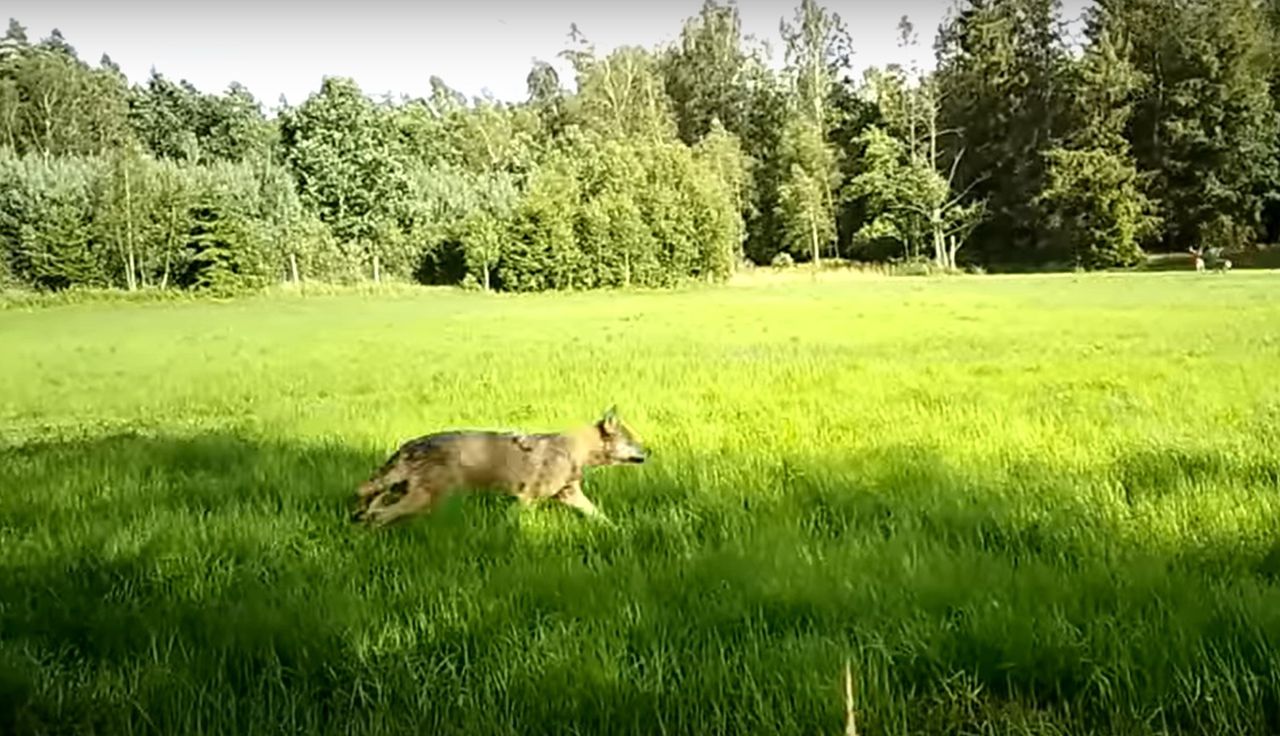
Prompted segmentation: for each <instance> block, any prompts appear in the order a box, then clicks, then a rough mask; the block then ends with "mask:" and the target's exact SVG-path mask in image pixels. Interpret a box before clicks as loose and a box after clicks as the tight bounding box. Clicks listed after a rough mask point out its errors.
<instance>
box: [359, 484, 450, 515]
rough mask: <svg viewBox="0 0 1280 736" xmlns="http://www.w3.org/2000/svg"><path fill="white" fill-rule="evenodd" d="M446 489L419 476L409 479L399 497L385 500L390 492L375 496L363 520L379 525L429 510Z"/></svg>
mask: <svg viewBox="0 0 1280 736" xmlns="http://www.w3.org/2000/svg"><path fill="white" fill-rule="evenodd" d="M446 491H447V489H446V488H445V486H444V485H443V484H441V483H439V482H430V481H428V480H425V479H420V478H417V479H413V480H410V481H409V487H408V490H406V491H405V493H404V495H402V496H400V497H399V498H396V499H394V500H386V499H387V497H388V496H389V495H390V494H383V495H381V496H379V497H378V498H376V499H375V500H374V503H373V504H372V505H370V507H369V510H368V511H367V512H365V515H364V520H365V521H366V522H367V523H369V524H370V525H371V526H375V527H381V526H386V525H388V524H391V523H394V522H396V521H399V520H400V519H403V518H405V517H406V516H412V515H414V514H420V513H423V512H427V511H431V510H432V509H434V508H435V507H436V506H438V505H439V504H440V502H441V501H443V500H444V497H445V495H446ZM380 502H381V503H380Z"/></svg>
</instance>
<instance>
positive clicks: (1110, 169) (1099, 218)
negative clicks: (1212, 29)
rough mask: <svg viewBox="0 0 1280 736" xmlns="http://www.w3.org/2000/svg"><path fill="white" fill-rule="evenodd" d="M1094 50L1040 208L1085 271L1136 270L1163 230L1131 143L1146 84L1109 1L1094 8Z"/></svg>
mask: <svg viewBox="0 0 1280 736" xmlns="http://www.w3.org/2000/svg"><path fill="white" fill-rule="evenodd" d="M1087 33H1088V36H1089V45H1088V46H1087V47H1086V49H1085V52H1084V55H1083V58H1082V59H1081V60H1080V62H1079V63H1077V64H1076V65H1075V66H1074V69H1073V71H1074V72H1075V80H1074V87H1075V90H1076V94H1075V104H1074V106H1073V110H1072V112H1073V113H1074V115H1075V118H1076V120H1075V121H1074V123H1075V125H1074V131H1073V133H1072V135H1071V136H1069V138H1068V145H1067V146H1064V147H1060V148H1055V149H1053V150H1051V151H1049V152H1047V153H1046V154H1045V155H1046V160H1047V162H1048V172H1047V181H1046V184H1045V189H1044V190H1043V191H1042V192H1041V193H1040V195H1039V202H1040V203H1041V204H1042V205H1043V206H1044V208H1045V211H1046V213H1047V215H1048V217H1047V222H1048V224H1049V225H1050V227H1051V229H1052V230H1053V232H1054V234H1055V236H1056V238H1057V241H1058V243H1057V249H1058V250H1060V251H1061V253H1062V255H1063V256H1064V257H1066V258H1068V259H1069V260H1070V261H1071V262H1072V263H1073V264H1075V265H1076V266H1077V267H1079V268H1107V267H1113V266H1132V265H1135V264H1137V263H1138V262H1139V260H1140V259H1141V257H1142V255H1143V251H1142V243H1143V241H1145V240H1147V239H1149V238H1151V237H1152V236H1154V235H1155V234H1157V233H1158V232H1159V226H1160V223H1161V221H1160V218H1159V217H1158V216H1157V215H1156V214H1155V204H1154V203H1153V202H1151V200H1150V199H1149V198H1148V197H1147V195H1146V193H1145V191H1144V190H1145V186H1146V184H1147V181H1146V180H1144V178H1143V177H1142V176H1141V175H1140V174H1139V172H1138V170H1137V166H1136V164H1135V162H1134V160H1133V157H1132V155H1131V154H1130V146H1129V142H1128V140H1127V139H1126V137H1125V133H1126V130H1127V128H1128V125H1129V123H1130V120H1131V116H1132V110H1133V101H1134V99H1135V95H1136V94H1137V93H1138V92H1139V91H1140V90H1141V89H1142V87H1143V85H1144V84H1146V83H1147V77H1146V76H1145V75H1143V74H1141V73H1139V72H1138V71H1137V70H1136V69H1135V68H1134V67H1133V65H1132V64H1131V63H1130V61H1129V58H1128V57H1129V55H1130V54H1131V52H1132V45H1131V44H1130V43H1129V37H1128V33H1127V31H1126V30H1125V28H1124V26H1123V24H1122V23H1120V22H1119V18H1118V17H1117V16H1115V15H1114V14H1113V12H1112V8H1111V7H1109V5H1108V4H1107V3H1102V4H1100V5H1098V6H1096V7H1094V8H1092V9H1091V12H1090V15H1089V17H1088V24H1087Z"/></svg>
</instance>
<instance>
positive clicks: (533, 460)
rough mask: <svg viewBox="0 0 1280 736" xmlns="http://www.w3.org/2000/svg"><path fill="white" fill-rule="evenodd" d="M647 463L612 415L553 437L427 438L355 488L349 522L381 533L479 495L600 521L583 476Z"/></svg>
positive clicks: (480, 434) (465, 434)
mask: <svg viewBox="0 0 1280 736" xmlns="http://www.w3.org/2000/svg"><path fill="white" fill-rule="evenodd" d="M645 455H646V453H645V450H644V448H643V447H641V445H640V442H639V441H638V439H637V438H636V437H635V435H634V433H632V432H631V430H630V428H629V427H627V425H626V423H625V422H623V421H622V420H621V419H619V418H618V416H617V413H616V412H615V410H614V409H613V408H610V409H609V411H607V412H605V415H604V417H603V418H601V419H600V420H599V421H597V422H595V423H594V424H591V425H588V426H586V427H583V428H581V429H577V430H573V431H570V432H563V433H558V434H509V433H501V432H487V431H460V432H439V433H435V434H429V435H426V436H423V437H419V438H417V439H414V440H410V441H408V442H406V443H404V444H403V445H401V447H400V449H399V450H397V451H396V453H395V454H394V455H392V456H391V458H390V459H389V460H387V462H386V463H385V464H384V465H383V466H382V468H380V469H379V470H378V472H377V473H375V474H374V476H373V477H372V478H370V479H369V480H368V481H366V482H365V483H362V484H361V485H360V487H359V488H358V489H357V490H356V500H357V508H356V511H355V513H353V514H352V519H353V520H355V521H360V522H364V523H367V524H370V525H372V526H384V525H386V524H389V523H391V522H394V521H397V520H399V519H402V518H404V517H407V516H411V515H414V514H419V513H425V512H429V511H431V510H432V509H433V508H435V507H436V506H438V505H439V504H440V503H441V502H442V501H443V500H444V499H445V498H446V497H447V496H448V495H449V494H450V493H455V492H459V491H466V492H471V491H477V490H481V489H493V490H496V491H499V492H502V493H506V494H509V495H512V496H515V497H516V498H517V499H518V500H519V501H520V502H521V503H522V504H525V505H528V504H532V503H535V502H537V501H541V500H544V499H547V498H554V499H556V500H557V501H559V502H561V503H563V504H565V505H567V506H570V507H572V508H576V509H578V510H579V511H582V512H583V513H585V514H587V515H588V516H603V514H602V513H601V512H600V510H599V509H597V508H596V507H595V504H593V503H591V500H590V499H588V498H587V497H586V495H585V494H583V492H582V474H583V470H584V469H585V468H587V467H591V466H601V465H617V464H621V463H642V462H644V461H645ZM401 486H403V491H402V492H397V490H396V489H397V488H399V487H401Z"/></svg>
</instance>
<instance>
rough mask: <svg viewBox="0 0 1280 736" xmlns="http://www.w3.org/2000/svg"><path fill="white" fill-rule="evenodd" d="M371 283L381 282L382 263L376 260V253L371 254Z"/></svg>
mask: <svg viewBox="0 0 1280 736" xmlns="http://www.w3.org/2000/svg"><path fill="white" fill-rule="evenodd" d="M373 283H375V284H380V283H382V264H381V262H379V260H378V254H377V253H374V254H373Z"/></svg>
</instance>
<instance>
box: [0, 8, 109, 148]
mask: <svg viewBox="0 0 1280 736" xmlns="http://www.w3.org/2000/svg"><path fill="white" fill-rule="evenodd" d="M129 135H130V132H129V126H128V92H127V87H126V85H125V80H124V77H123V75H121V74H120V72H119V70H118V69H116V68H114V66H112V65H110V64H104V65H102V66H100V67H99V68H97V69H95V68H91V67H90V66H89V65H88V64H86V63H84V62H83V61H81V60H80V59H79V58H78V57H77V56H76V54H75V50H74V49H73V48H71V47H70V46H69V45H67V44H66V43H65V41H64V40H63V39H62V37H61V34H59V33H58V32H57V31H54V32H53V34H52V35H51V36H50V37H49V38H47V39H44V40H43V41H41V42H40V43H38V44H35V45H31V44H29V43H27V42H26V39H25V34H24V33H23V32H22V30H21V26H17V24H16V23H15V24H11V25H10V29H9V32H8V33H7V34H6V36H5V39H4V45H3V47H2V49H0V146H8V147H9V148H12V149H13V150H15V151H17V152H19V153H28V152H39V153H44V154H47V155H51V156H58V155H64V154H88V153H101V152H104V151H107V150H109V149H111V148H114V147H116V146H119V145H121V144H123V143H124V142H125V141H126V140H127V139H128V138H129Z"/></svg>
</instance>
